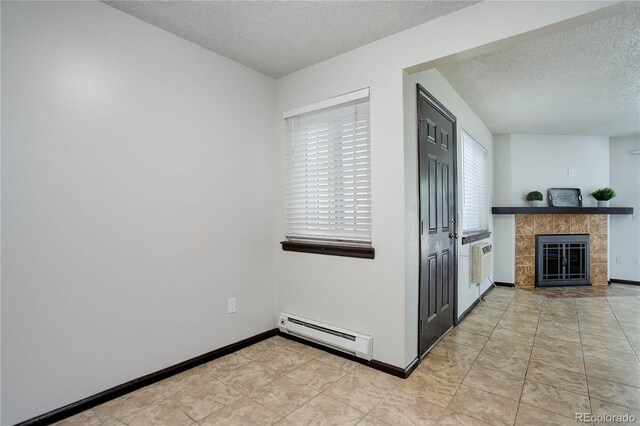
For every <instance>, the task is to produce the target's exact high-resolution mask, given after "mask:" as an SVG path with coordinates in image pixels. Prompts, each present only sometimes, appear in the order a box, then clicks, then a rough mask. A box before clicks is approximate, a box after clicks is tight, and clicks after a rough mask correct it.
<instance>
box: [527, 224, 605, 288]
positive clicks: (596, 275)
mask: <svg viewBox="0 0 640 426" xmlns="http://www.w3.org/2000/svg"><path fill="white" fill-rule="evenodd" d="M607 232H608V222H607V215H603V214H517V215H516V264H515V269H516V274H515V281H516V282H515V284H516V286H517V287H529V286H534V285H535V280H536V278H535V276H536V273H535V268H536V266H535V258H536V234H547V235H555V234H589V235H590V245H591V255H590V262H591V285H607V280H608V271H607V257H608V244H607Z"/></svg>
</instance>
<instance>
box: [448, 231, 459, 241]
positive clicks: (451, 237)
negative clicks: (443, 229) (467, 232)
mask: <svg viewBox="0 0 640 426" xmlns="http://www.w3.org/2000/svg"><path fill="white" fill-rule="evenodd" d="M449 239H450V240H457V239H458V234H456V233H455V232H453V233H451V234H449Z"/></svg>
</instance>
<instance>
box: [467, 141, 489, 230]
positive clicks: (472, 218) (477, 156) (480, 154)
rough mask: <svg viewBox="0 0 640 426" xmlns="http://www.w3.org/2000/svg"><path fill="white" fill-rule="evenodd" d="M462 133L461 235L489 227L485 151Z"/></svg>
mask: <svg viewBox="0 0 640 426" xmlns="http://www.w3.org/2000/svg"><path fill="white" fill-rule="evenodd" d="M461 134H462V185H463V206H462V211H463V227H462V233H463V235H469V234H473V233H476V232H479V231H483V230H487V229H488V228H489V217H488V212H487V208H488V207H487V193H488V191H487V185H488V180H487V179H488V165H487V151H486V150H485V149H484V148H483V147H482V145H480V144H479V143H478V142H476V141H475V140H474V139H473V138H472V137H471V136H469V135H468V134H467V133H465V132H461Z"/></svg>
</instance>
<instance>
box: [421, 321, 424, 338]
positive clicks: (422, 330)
mask: <svg viewBox="0 0 640 426" xmlns="http://www.w3.org/2000/svg"><path fill="white" fill-rule="evenodd" d="M423 333H424V322H423V321H422V320H420V335H421V336H422V334H423Z"/></svg>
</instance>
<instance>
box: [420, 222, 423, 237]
mask: <svg viewBox="0 0 640 426" xmlns="http://www.w3.org/2000/svg"><path fill="white" fill-rule="evenodd" d="M420 235H424V220H421V221H420Z"/></svg>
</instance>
